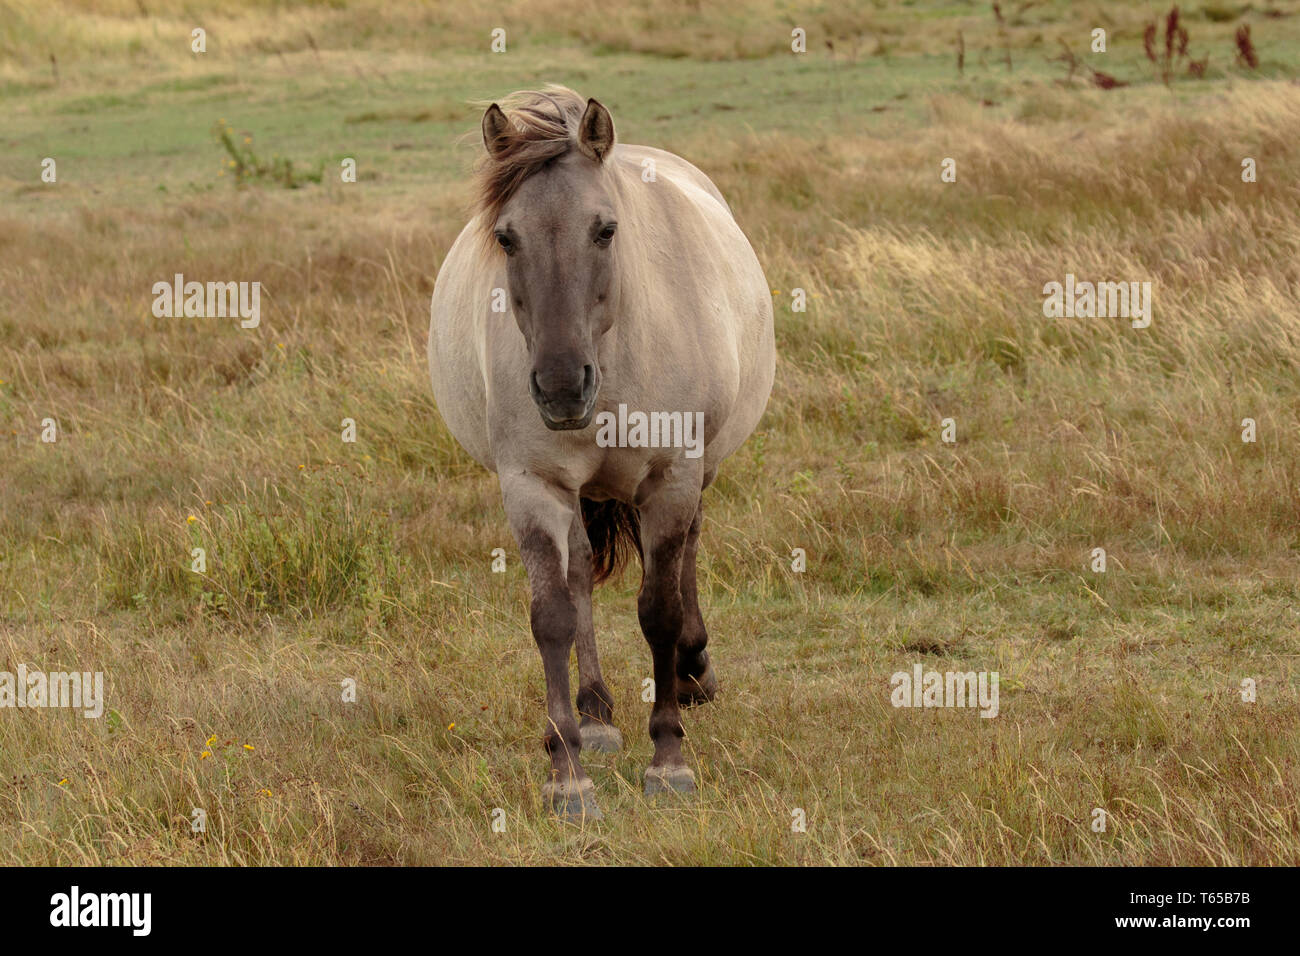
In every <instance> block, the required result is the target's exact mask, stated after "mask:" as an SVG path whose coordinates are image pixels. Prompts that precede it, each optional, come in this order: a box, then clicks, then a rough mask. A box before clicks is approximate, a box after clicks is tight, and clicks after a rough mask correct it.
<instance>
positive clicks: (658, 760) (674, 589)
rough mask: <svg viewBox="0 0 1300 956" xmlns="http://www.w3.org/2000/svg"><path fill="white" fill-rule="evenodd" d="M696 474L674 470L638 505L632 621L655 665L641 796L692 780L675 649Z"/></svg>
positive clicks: (690, 786)
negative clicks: (639, 572)
mask: <svg viewBox="0 0 1300 956" xmlns="http://www.w3.org/2000/svg"><path fill="white" fill-rule="evenodd" d="M697 471H698V469H692V468H690V467H688V466H678V465H674V466H673V467H672V468H670V469H667V470H666V471H665V473H664V474H663V475H662V476H661V478H660V480H659V482H658V483H657V484H658V487H656V488H654V489H653V490H652V491H651V493H650V494H649V495H647V496H646V498H645V500H644V502H643V503H642V504H640V505H638V511H639V512H640V515H641V545H642V551H643V557H642V560H643V562H644V568H645V574H644V576H643V577H642V581H641V593H640V594H638V595H637V616H638V617H639V618H640V620H641V630H642V632H643V633H644V634H645V639H646V642H647V643H648V644H649V645H650V653H651V656H652V658H653V659H654V682H655V701H654V707H653V708H652V710H651V711H650V738H651V740H653V741H654V745H655V753H654V758H653V759H652V760H651V761H650V766H649V768H648V769H647V770H646V773H645V792H646V795H647V796H649V795H653V794H656V793H660V792H663V791H666V790H676V791H680V792H683V793H688V792H690V791H693V790H694V789H695V774H694V773H693V772H692V771H691V769H690V767H688V766H686V761H685V759H684V758H683V757H682V736H683V734H684V731H683V729H682V716H681V711H680V709H679V707H678V700H677V687H676V683H677V646H678V642H679V641H680V640H681V638H682V631H683V627H684V625H685V623H686V610H687V609H686V605H685V602H684V601H683V600H682V564H683V561H684V560H685V557H686V554H687V551H688V545H689V540H690V534H691V525H692V523H693V521H694V519H695V515H696V512H697V511H698V509H699V502H700V487H701V479H700V476H699V474H698V473H697Z"/></svg>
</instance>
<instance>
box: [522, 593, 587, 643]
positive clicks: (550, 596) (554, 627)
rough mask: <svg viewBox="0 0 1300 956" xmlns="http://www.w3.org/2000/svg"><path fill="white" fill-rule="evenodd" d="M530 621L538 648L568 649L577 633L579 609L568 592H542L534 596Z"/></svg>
mask: <svg viewBox="0 0 1300 956" xmlns="http://www.w3.org/2000/svg"><path fill="white" fill-rule="evenodd" d="M529 620H530V623H531V624H532V629H533V640H535V641H536V642H537V646H538V647H540V648H542V649H543V650H545V649H546V648H548V647H560V648H568V647H570V646H571V645H572V644H573V640H574V635H575V634H576V632H577V627H578V607H577V605H576V604H574V602H573V598H572V597H570V596H569V594H568V592H567V591H555V590H552V591H547V592H542V593H539V594H535V595H534V596H533V600H532V604H531V606H530V608H529Z"/></svg>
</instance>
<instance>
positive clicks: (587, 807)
mask: <svg viewBox="0 0 1300 956" xmlns="http://www.w3.org/2000/svg"><path fill="white" fill-rule="evenodd" d="M542 799H543V800H545V801H546V806H547V807H548V808H549V809H550V811H551V813H553V814H555V816H557V817H559V818H560V819H561V820H565V821H568V822H570V823H582V822H583V821H585V820H599V819H601V818H602V817H603V816H604V814H603V813H601V812H600V807H598V806H596V785H595V784H594V783H592V782H591V778H590V777H588V778H587V779H586V780H579V781H572V782H570V781H565V782H564V783H560V782H559V781H556V780H551V781H549V782H547V783H544V784H542Z"/></svg>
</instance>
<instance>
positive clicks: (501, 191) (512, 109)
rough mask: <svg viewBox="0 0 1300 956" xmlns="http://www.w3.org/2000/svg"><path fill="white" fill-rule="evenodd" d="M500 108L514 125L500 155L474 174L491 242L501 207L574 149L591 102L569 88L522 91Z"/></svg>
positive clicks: (485, 159) (477, 201) (483, 222)
mask: <svg viewBox="0 0 1300 956" xmlns="http://www.w3.org/2000/svg"><path fill="white" fill-rule="evenodd" d="M498 105H499V106H500V107H501V109H502V111H503V112H504V113H505V114H506V119H508V120H509V121H510V131H509V133H508V134H507V138H506V141H505V146H504V148H503V149H502V150H501V152H500V153H498V155H497V156H496V157H492V156H488V155H486V154H485V155H484V156H483V158H482V159H481V160H480V161H479V164H478V168H477V169H476V170H475V177H474V178H475V187H476V188H475V192H476V194H477V195H476V199H475V212H476V213H477V214H478V215H479V216H480V219H479V223H480V225H481V227H482V230H483V233H484V238H485V240H486V241H488V242H491V241H492V229H493V227H494V226H495V225H496V221H497V216H498V215H500V213H501V207H502V206H503V205H505V203H506V201H507V200H508V199H509V198H510V197H511V196H513V195H514V194H515V191H516V190H518V189H519V186H520V185H521V184H522V183H523V181H524V180H525V179H527V178H528V177H529V176H531V175H532V174H533V173H535V172H537V171H538V170H539V169H541V168H542V167H543V166H545V165H546V164H547V163H549V162H550V161H551V160H553V159H556V158H558V157H560V156H563V155H564V154H565V153H567V152H569V150H571V149H573V148H575V147H576V146H577V142H578V123H579V121H580V120H581V119H582V114H583V112H584V111H585V110H586V108H587V101H586V100H585V99H583V98H582V97H581V96H579V95H578V94H577V93H575V92H574V91H573V90H571V89H569V88H568V87H565V86H556V85H554V84H550V85H548V86H547V87H546V88H545V89H544V90H520V91H519V92H517V93H511V94H510V95H509V96H507V97H506V98H505V99H504V100H500V101H499V102H498Z"/></svg>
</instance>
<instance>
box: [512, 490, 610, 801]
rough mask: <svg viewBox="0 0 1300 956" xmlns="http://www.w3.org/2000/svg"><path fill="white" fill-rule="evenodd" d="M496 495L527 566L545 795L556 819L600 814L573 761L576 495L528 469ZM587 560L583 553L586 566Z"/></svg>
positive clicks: (576, 739)
mask: <svg viewBox="0 0 1300 956" xmlns="http://www.w3.org/2000/svg"><path fill="white" fill-rule="evenodd" d="M501 496H502V498H503V500H504V502H505V508H506V516H507V518H509V520H510V529H511V531H513V532H514V536H515V540H516V541H517V542H518V543H519V552H520V555H521V556H522V558H523V562H524V567H525V568H526V569H527V571H528V585H529V590H530V591H531V592H532V604H531V608H530V616H531V621H532V629H533V639H534V640H535V641H536V642H537V649H538V650H539V651H540V652H541V655H542V670H543V671H544V672H545V674H546V726H545V729H544V731H543V736H542V740H543V744H544V745H545V747H546V752H547V754H548V755H549V756H550V759H551V769H550V777H549V779H548V780H547V782H546V783H545V784H544V785H543V787H542V796H543V798H544V799H545V800H546V802H547V804H548V805H549V807H550V809H551V810H552V811H553V812H554V813H556V814H557V815H559V816H561V817H564V818H566V819H582V818H583V817H587V818H591V819H599V818H600V815H601V814H600V810H599V809H597V807H596V798H595V787H594V786H593V784H592V782H591V778H590V777H588V776H587V772H586V771H585V770H583V769H582V764H581V763H579V762H578V752H579V749H580V748H581V738H580V737H579V735H578V721H577V720H576V719H575V718H574V716H573V705H572V703H571V702H570V698H569V654H570V653H571V652H572V650H573V641H574V637H575V636H576V635H577V633H578V630H579V614H578V604H577V603H576V602H575V600H574V598H573V596H572V595H571V594H570V592H569V582H568V573H567V570H568V566H569V564H570V563H571V562H570V559H571V555H570V553H569V540H570V533H569V529H570V527H571V525H572V523H573V518H574V514H575V513H576V511H577V508H578V498H577V496H576V495H568V494H567V493H566V492H564V491H562V490H561V489H559V488H555V487H552V486H550V485H548V484H546V483H545V482H543V481H541V480H540V479H538V478H535V477H533V476H531V475H528V474H525V473H516V474H513V475H510V476H504V475H503V476H502V479H501ZM579 520H581V518H579ZM590 563H591V560H590V556H588V558H587V565H588V567H590ZM589 619H590V600H588V620H589Z"/></svg>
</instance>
